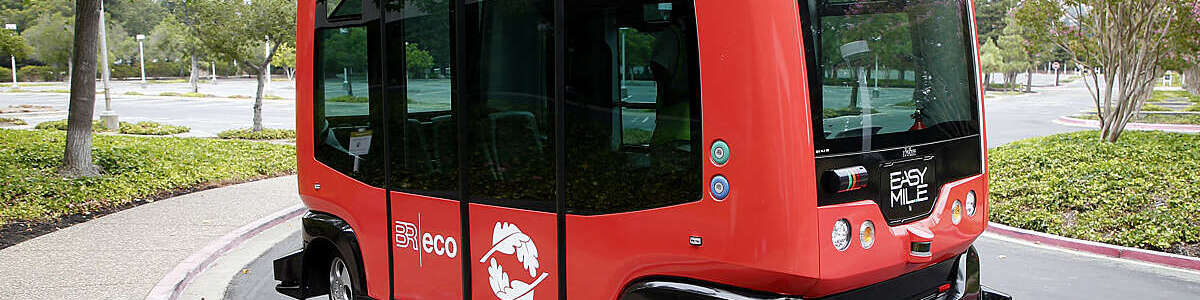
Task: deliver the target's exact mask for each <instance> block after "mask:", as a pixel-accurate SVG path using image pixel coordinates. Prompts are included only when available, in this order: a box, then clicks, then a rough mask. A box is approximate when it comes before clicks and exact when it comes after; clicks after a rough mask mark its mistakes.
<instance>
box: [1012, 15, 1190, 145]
mask: <svg viewBox="0 0 1200 300" xmlns="http://www.w3.org/2000/svg"><path fill="white" fill-rule="evenodd" d="M1197 15H1200V5H1198V4H1197V2H1196V1H1194V0H1193V1H1176V0H1025V1H1024V2H1023V3H1021V5H1019V6H1018V7H1017V9H1016V13H1015V16H1016V18H1018V19H1020V23H1021V24H1023V25H1025V26H1030V27H1033V28H1035V29H1034V30H1035V31H1039V32H1045V33H1048V34H1047V35H1046V37H1047V38H1048V39H1049V40H1050V41H1052V42H1053V43H1054V44H1056V45H1058V46H1059V47H1062V48H1063V49H1066V50H1067V51H1068V52H1069V53H1070V54H1071V57H1072V60H1073V61H1074V62H1075V63H1076V64H1079V65H1082V66H1085V67H1088V68H1096V69H1098V70H1101V71H1102V74H1103V75H1101V73H1096V72H1092V73H1090V74H1088V76H1087V77H1088V78H1087V82H1088V90H1089V92H1090V93H1091V95H1092V99H1093V100H1094V102H1095V104H1096V110H1097V111H1098V112H1099V118H1100V123H1101V128H1100V129H1101V130H1100V139H1101V141H1106V142H1115V141H1117V139H1119V138H1120V136H1121V133H1122V132H1123V131H1124V129H1125V124H1127V123H1128V122H1129V121H1130V119H1132V118H1133V117H1134V116H1136V115H1137V112H1138V111H1139V110H1140V109H1141V107H1142V105H1144V104H1145V102H1146V100H1147V99H1148V98H1149V96H1150V91H1151V90H1152V89H1153V88H1154V84H1155V81H1156V80H1157V79H1158V77H1159V75H1161V74H1163V72H1165V71H1166V69H1167V68H1166V67H1167V66H1165V64H1169V63H1170V61H1171V59H1170V57H1171V56H1172V55H1177V54H1180V53H1191V54H1194V53H1195V49H1196V47H1197V46H1198V45H1197V43H1200V39H1197V38H1195V37H1196V34H1197V31H1196V30H1195V29H1196V28H1197V23H1198V22H1200V20H1197V19H1198V18H1197Z"/></svg>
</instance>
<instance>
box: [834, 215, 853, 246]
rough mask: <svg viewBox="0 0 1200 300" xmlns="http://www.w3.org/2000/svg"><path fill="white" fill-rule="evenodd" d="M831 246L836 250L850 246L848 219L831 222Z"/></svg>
mask: <svg viewBox="0 0 1200 300" xmlns="http://www.w3.org/2000/svg"><path fill="white" fill-rule="evenodd" d="M833 247H834V248H837V249H838V251H842V250H846V248H847V247H850V221H846V219H841V220H837V222H834V223H833Z"/></svg>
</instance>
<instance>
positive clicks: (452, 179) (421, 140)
mask: <svg viewBox="0 0 1200 300" xmlns="http://www.w3.org/2000/svg"><path fill="white" fill-rule="evenodd" d="M363 3H370V2H368V1H364V2H363ZM383 4H384V7H383V10H384V11H385V13H384V19H385V20H386V23H385V25H384V32H383V39H384V47H383V48H384V51H383V52H384V55H383V57H382V59H381V60H382V61H383V65H384V66H385V67H384V68H383V69H384V73H386V74H384V76H383V77H384V78H385V79H384V84H383V87H384V91H385V93H386V96H387V97H386V101H387V106H386V110H387V119H388V145H389V146H388V147H389V154H390V158H389V161H390V164H389V165H388V168H389V169H390V170H391V173H390V176H389V181H390V182H389V183H388V186H389V193H388V196H389V197H390V199H389V200H390V202H391V203H390V205H391V210H390V213H391V215H390V218H389V221H390V224H389V226H391V229H390V231H391V236H390V239H389V240H390V241H391V242H390V244H391V246H390V247H391V251H392V271H393V274H392V276H393V277H392V288H393V291H394V292H393V293H394V295H393V296H394V297H395V298H396V299H462V295H463V291H462V288H461V287H462V282H463V275H462V274H463V272H462V271H463V268H462V266H463V265H462V263H463V259H464V258H465V257H466V253H464V252H463V249H465V248H464V246H465V244H466V242H465V241H464V239H463V232H462V228H463V226H462V218H461V217H462V216H461V214H460V209H461V208H460V203H459V199H460V197H459V193H458V190H459V186H458V180H459V158H458V151H459V149H458V147H459V146H458V145H459V143H458V132H459V130H458V123H457V121H456V119H457V117H458V110H456V109H454V105H453V104H454V102H453V99H452V98H453V97H452V96H451V95H452V93H451V91H452V86H453V84H452V80H453V76H452V75H451V73H450V71H451V68H450V66H451V57H452V53H453V51H452V48H451V43H450V36H451V34H450V32H449V31H450V27H449V26H448V25H449V24H450V22H451V17H450V3H449V2H446V1H437V2H429V1H425V2H421V1H402V0H389V1H383Z"/></svg>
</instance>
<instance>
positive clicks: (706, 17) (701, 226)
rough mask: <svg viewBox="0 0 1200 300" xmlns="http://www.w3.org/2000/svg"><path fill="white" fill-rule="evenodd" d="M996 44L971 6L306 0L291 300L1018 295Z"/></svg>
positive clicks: (287, 267) (936, 0)
mask: <svg viewBox="0 0 1200 300" xmlns="http://www.w3.org/2000/svg"><path fill="white" fill-rule="evenodd" d="M974 27H975V26H974V17H973V3H972V2H971V1H969V0H887V1H859V0H799V1H797V0H754V1H732V0H300V1H299V18H298V22H297V44H296V49H297V58H298V60H297V62H298V66H297V70H298V72H297V109H296V111H297V113H298V115H297V128H298V131H299V132H298V133H299V137H298V138H297V146H296V149H297V153H298V156H299V182H300V183H299V185H300V186H299V188H300V196H301V198H302V199H303V201H304V203H305V204H306V205H307V206H308V208H309V209H310V211H309V212H308V213H307V214H306V215H305V216H304V217H303V222H302V223H303V236H304V243H303V245H296V246H297V247H301V246H302V249H301V250H299V251H297V252H295V253H294V254H291V255H288V256H285V257H282V258H279V259H277V260H276V261H275V274H274V276H275V278H276V279H277V280H278V281H280V283H279V285H278V286H277V290H278V291H279V292H280V293H283V294H286V295H288V296H292V297H295V298H301V299H307V298H308V297H313V296H322V295H326V294H328V297H329V298H330V299H500V300H533V299H568V298H569V299H630V300H643V299H801V298H804V299H808V298H829V299H982V298H986V299H993V298H1003V297H1005V296H1003V295H1001V294H997V293H993V292H987V291H984V289H983V288H982V286H981V285H980V282H979V258H978V255H977V254H976V252H975V250H974V248H973V247H972V243H973V242H974V241H975V239H976V238H977V237H978V236H979V235H980V234H981V233H982V232H983V230H984V229H985V228H986V227H987V220H988V218H987V215H988V206H987V200H988V198H987V195H988V193H987V188H988V185H987V183H988V182H987V166H986V164H985V160H986V153H987V148H986V146H985V142H984V141H985V139H984V132H983V128H984V126H983V115H984V114H983V107H982V106H983V103H982V101H981V99H982V93H983V91H982V89H981V86H980V83H979V77H980V76H979V74H980V71H979V66H978V63H977V52H978V50H977V48H978V47H977V44H978V43H977V41H976V34H975V28H974ZM322 297H324V296H322Z"/></svg>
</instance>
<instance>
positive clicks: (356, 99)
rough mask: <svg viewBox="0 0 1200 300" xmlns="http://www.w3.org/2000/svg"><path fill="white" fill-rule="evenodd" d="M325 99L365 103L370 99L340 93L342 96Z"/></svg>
mask: <svg viewBox="0 0 1200 300" xmlns="http://www.w3.org/2000/svg"><path fill="white" fill-rule="evenodd" d="M325 101H326V102H348V103H367V102H369V101H371V99H370V98H367V97H355V96H350V95H342V96H337V97H333V98H329V100H325Z"/></svg>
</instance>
